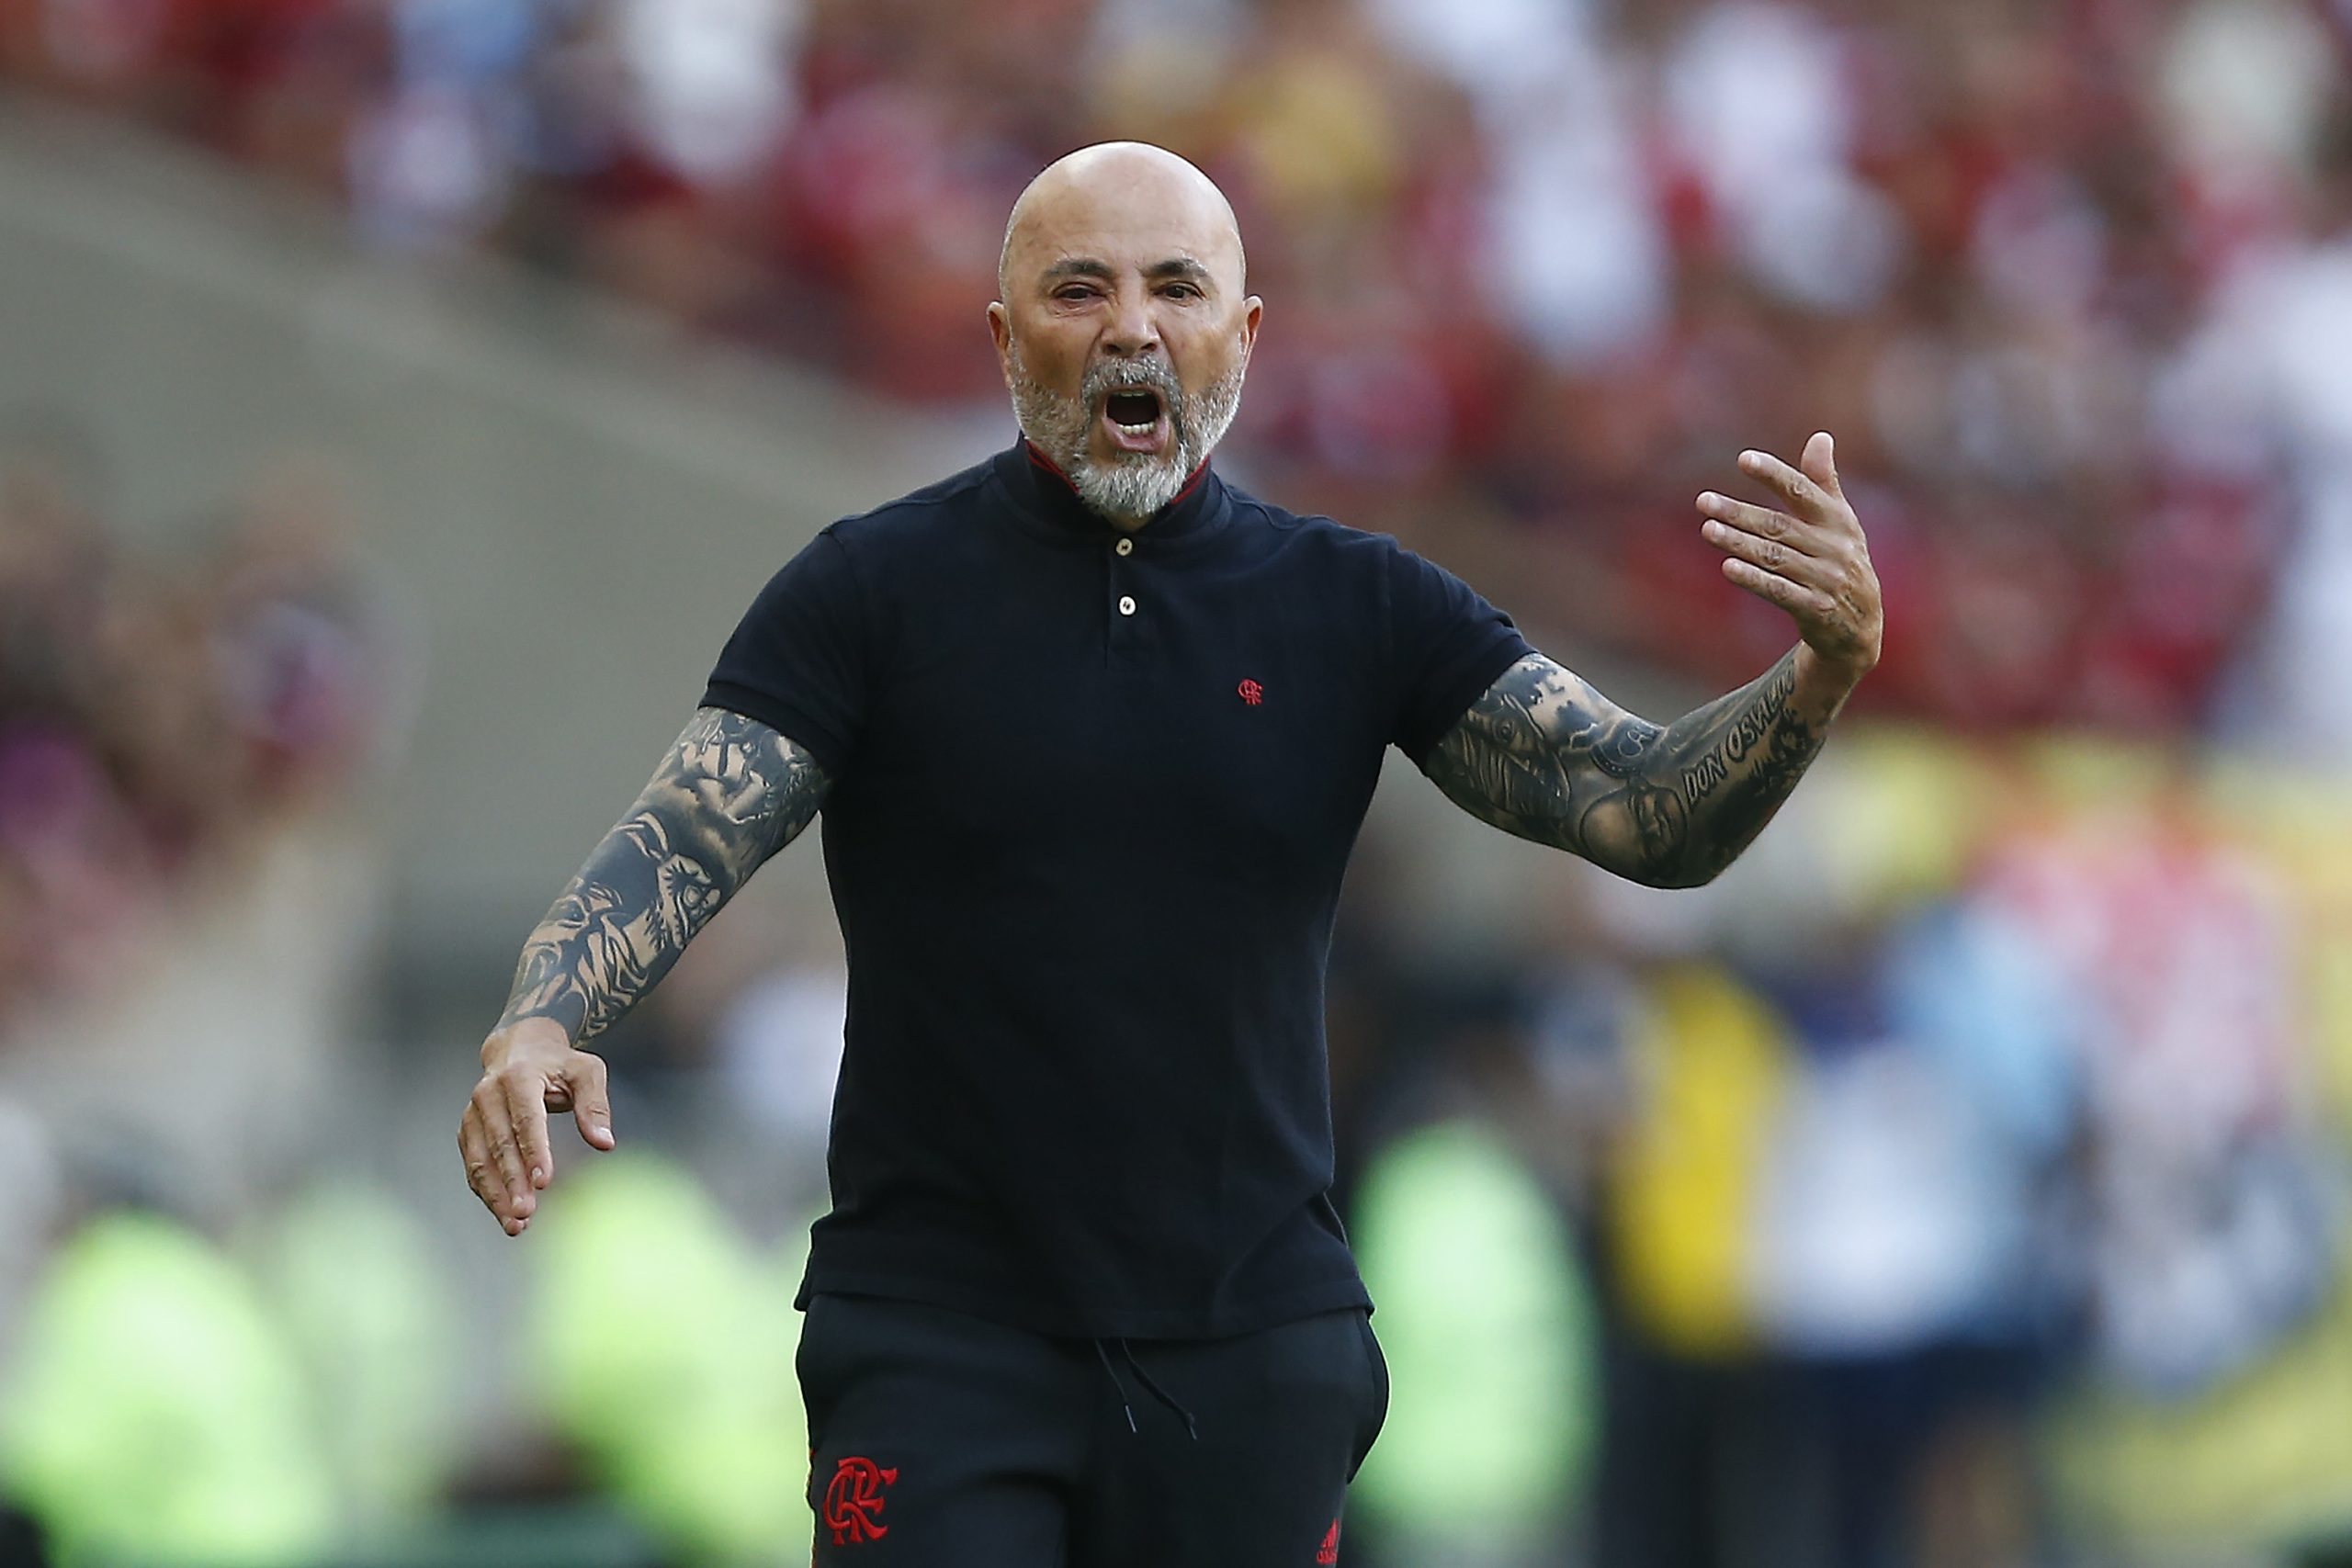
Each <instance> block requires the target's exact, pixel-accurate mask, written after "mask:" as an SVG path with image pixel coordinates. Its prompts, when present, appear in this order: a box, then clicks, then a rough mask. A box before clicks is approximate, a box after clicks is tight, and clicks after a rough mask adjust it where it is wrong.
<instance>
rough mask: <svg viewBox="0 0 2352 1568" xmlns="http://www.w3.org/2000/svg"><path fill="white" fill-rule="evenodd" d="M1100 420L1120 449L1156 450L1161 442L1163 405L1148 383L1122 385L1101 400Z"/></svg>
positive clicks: (1165, 413)
mask: <svg viewBox="0 0 2352 1568" xmlns="http://www.w3.org/2000/svg"><path fill="white" fill-rule="evenodd" d="M1167 424H1168V410H1167V406H1166V405H1165V404H1163V403H1162V402H1161V401H1160V400H1159V393H1158V392H1156V391H1153V390H1152V389H1150V388H1148V387H1123V388H1121V389H1118V390H1116V391H1114V392H1113V393H1111V394H1110V395H1109V396H1108V397H1106V398H1104V399H1103V426H1104V432H1105V434H1108V435H1109V436H1110V438H1111V445H1112V446H1114V447H1116V448H1118V449H1119V450H1120V451H1122V452H1157V451H1159V449H1160V447H1161V446H1163V445H1164V444H1165V438H1166V434H1167Z"/></svg>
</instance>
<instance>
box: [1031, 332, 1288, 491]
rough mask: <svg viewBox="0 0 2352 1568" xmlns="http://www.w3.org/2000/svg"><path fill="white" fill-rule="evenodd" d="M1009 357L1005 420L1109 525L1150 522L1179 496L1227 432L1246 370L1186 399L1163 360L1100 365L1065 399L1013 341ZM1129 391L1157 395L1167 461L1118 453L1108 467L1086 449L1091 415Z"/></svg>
mask: <svg viewBox="0 0 2352 1568" xmlns="http://www.w3.org/2000/svg"><path fill="white" fill-rule="evenodd" d="M1011 358H1012V416H1013V418H1014V419H1015V420H1017V421H1019V422H1020V425H1021V434H1023V435H1025V436H1027V437H1028V438H1029V439H1030V440H1031V441H1033V442H1035V444H1036V446H1037V449H1038V450H1039V451H1041V452H1043V453H1045V454H1046V457H1051V458H1052V459H1053V460H1054V462H1055V464H1056V465H1057V467H1059V468H1060V469H1061V471H1062V472H1063V473H1064V474H1065V475H1067V476H1068V477H1069V483H1070V488H1071V489H1072V490H1075V491H1078V498H1079V500H1080V501H1082V502H1085V503H1086V505H1087V506H1088V508H1089V509H1091V510H1092V511H1094V512H1097V513H1101V514H1102V515H1103V516H1104V517H1107V518H1110V519H1112V520H1114V521H1115V522H1133V521H1134V520H1136V518H1141V517H1149V516H1151V515H1152V514H1153V513H1157V512H1158V511H1159V509H1160V508H1161V507H1163V506H1165V505H1167V504H1168V503H1169V502H1171V501H1173V500H1175V499H1176V497H1177V496H1178V495H1179V494H1181V493H1182V491H1183V489H1184V485H1185V483H1186V481H1187V480H1189V479H1192V477H1193V473H1194V472H1195V471H1196V470H1198V469H1199V468H1200V466H1201V464H1202V463H1203V462H1204V461H1205V460H1206V459H1207V457H1208V455H1209V453H1210V452H1211V451H1212V450H1214V449H1215V448H1216V444H1217V443H1218V442H1219V441H1222V440H1223V439H1225V433H1226V432H1227V430H1228V429H1230V428H1232V425H1233V416H1234V415H1235V414H1236V413H1238V412H1240V409H1241V379H1242V377H1243V375H1244V374H1245V373H1246V372H1247V371H1248V369H1249V364H1248V362H1247V361H1246V360H1245V361H1243V362H1241V363H1238V364H1236V365H1235V366H1234V367H1233V368H1232V369H1231V370H1228V371H1227V372H1226V373H1225V374H1224V375H1223V376H1221V377H1219V378H1217V379H1216V380H1215V381H1212V382H1210V383H1209V384H1208V385H1207V386H1205V387H1204V388H1202V389H1200V390H1199V391H1197V392H1194V393H1192V394H1190V395H1189V396H1188V395H1186V394H1185V393H1184V391H1183V389H1182V385H1181V384H1180V383H1179V382H1178V381H1177V379H1176V373H1175V371H1174V370H1172V369H1171V368H1170V367H1169V365H1168V363H1167V361H1165V360H1159V359H1130V360H1103V361H1101V362H1099V363H1097V364H1096V365H1095V366H1094V367H1093V368H1091V369H1090V370H1089V371H1088V372H1087V374H1086V380H1085V383H1084V384H1083V385H1082V386H1081V387H1080V389H1079V393H1078V396H1077V397H1075V398H1066V397H1063V396H1062V395H1061V394H1060V393H1058V392H1056V391H1053V390H1052V389H1049V388H1046V387H1044V386H1041V385H1039V384H1038V382H1037V381H1035V379H1033V378H1031V376H1030V374H1029V367H1027V366H1026V365H1025V364H1023V362H1022V358H1021V345H1020V344H1017V343H1016V344H1013V345H1012V355H1011ZM1136 387H1148V388H1150V389H1152V390H1154V391H1156V392H1158V393H1159V400H1160V405H1161V406H1162V407H1163V408H1165V409H1166V410H1167V411H1168V418H1169V423H1170V434H1171V435H1172V436H1173V437H1174V439H1173V440H1172V442H1171V443H1170V451H1169V454H1168V456H1166V457H1155V456H1153V455H1152V454H1150V453H1148V452H1118V453H1114V454H1113V455H1112V457H1111V459H1110V461H1108V462H1102V463H1098V462H1096V461H1095V460H1094V459H1093V457H1091V455H1090V454H1089V452H1088V451H1087V436H1088V435H1089V434H1091V431H1092V430H1093V426H1094V415H1095V412H1096V411H1097V410H1098V409H1100V408H1101V407H1102V402H1103V397H1104V396H1105V395H1107V394H1108V393H1110V392H1111V391H1113V390H1116V389H1127V388H1136Z"/></svg>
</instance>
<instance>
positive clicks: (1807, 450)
mask: <svg viewBox="0 0 2352 1568" xmlns="http://www.w3.org/2000/svg"><path fill="white" fill-rule="evenodd" d="M1800 461H1801V462H1802V463H1803V465H1804V471H1805V477H1806V478H1807V479H1811V480H1813V482H1814V483H1815V484H1817V485H1819V486H1820V487H1821V488H1822V489H1823V490H1824V491H1827V492H1828V493H1829V494H1831V495H1834V496H1837V497H1838V498H1839V499H1841V500H1842V499H1843V498H1844V497H1845V494H1846V487H1845V486H1844V485H1843V484H1841V483H1839V482H1838V438H1837V437H1836V436H1834V435H1832V434H1829V432H1827V431H1826V430H1816V431H1815V432H1814V433H1813V439H1812V440H1810V441H1808V442H1806V443H1805V444H1804V457H1803V458H1802V459H1800Z"/></svg>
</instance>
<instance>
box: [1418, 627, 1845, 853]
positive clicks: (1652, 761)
mask: <svg viewBox="0 0 2352 1568" xmlns="http://www.w3.org/2000/svg"><path fill="white" fill-rule="evenodd" d="M1798 659H1799V654H1798V653H1796V652H1792V653H1790V654H1789V655H1788V657H1786V658H1785V659H1782V660H1781V661H1780V663H1778V664H1776V665H1774V666H1773V667H1772V668H1771V669H1770V671H1766V672H1765V673H1764V674H1763V675H1762V676H1760V677H1759V678H1758V679H1757V680H1755V681H1753V682H1749V683H1748V684H1747V685H1746V686H1743V687H1741V688H1740V689H1739V690H1738V691H1736V692H1734V693H1732V694H1730V695H1728V696H1724V697H1719V698H1717V699H1716V700H1715V701H1713V702H1712V703H1709V704H1708V705H1706V706H1705V707H1702V708H1701V709H1699V710H1698V711H1697V712H1696V713H1692V714H1690V715H1688V716H1684V717H1682V718H1679V719H1677V720H1676V721H1675V722H1674V723H1672V724H1670V725H1668V726H1667V727H1665V728H1659V727H1658V726H1657V725H1655V724H1651V723H1649V722H1648V721H1647V720H1645V719H1642V718H1637V717H1635V716H1634V715H1632V714H1630V713H1627V712H1626V711H1625V710H1624V709H1623V708H1621V707H1619V706H1617V705H1616V704H1614V703H1612V702H1611V701H1610V700H1609V699H1608V698H1606V697H1604V696H1602V695H1601V694H1600V693H1599V692H1596V691H1594V690H1593V689H1592V687H1591V686H1589V685H1588V684H1586V683H1585V682H1583V681H1581V680H1579V679H1577V677H1576V676H1575V675H1573V674H1571V673H1570V672H1569V671H1566V670H1565V669H1562V668H1561V667H1560V666H1559V665H1557V664H1555V663H1553V662H1552V660H1548V659H1545V658H1543V657H1542V656H1541V655H1538V656H1536V657H1534V658H1531V659H1522V660H1520V661H1519V662H1518V663H1517V664H1514V665H1512V666H1511V667H1510V669H1509V670H1507V671H1504V672H1503V676H1502V679H1500V680H1498V681H1497V682H1495V683H1494V685H1493V686H1491V687H1489V688H1488V689H1487V694H1486V695H1485V696H1483V697H1481V698H1479V699H1478V700H1477V702H1476V703H1475V704H1473V705H1471V708H1470V711H1469V712H1468V713H1466V714H1464V715H1463V716H1462V722H1461V723H1459V724H1457V725H1455V726H1454V727H1453V730H1452V731H1451V732H1449V733H1448V734H1447V736H1446V738H1445V739H1443V740H1442V741H1440V742H1439V743H1438V747H1437V750H1435V751H1432V752H1431V753H1430V757H1429V761H1427V763H1426V764H1424V765H1425V767H1426V769H1427V771H1428V773H1429V775H1430V778H1431V779H1433V780H1435V781H1436V783H1437V785H1438V787H1439V788H1440V789H1442V790H1443V791H1445V793H1446V795H1447V796H1448V797H1449V798H1451V799H1452V800H1453V802H1454V803H1455V804H1456V805H1458V806H1460V807H1463V809H1464V810H1466V811H1468V812H1469V813H1470V814H1471V815H1473V816H1475V817H1476V818H1479V819H1480V820H1482V821H1486V822H1491V823H1492V824H1494V825H1495V826H1496V827H1498V828H1500V829H1503V830H1504V831H1505V832H1507V833H1515V834H1517V835H1518V836H1519V837H1521V838H1522V839H1532V840H1535V841H1536V842H1537V843H1540V844H1550V845H1552V846H1553V847H1554V848H1555V849H1563V850H1569V851H1573V852H1575V853H1577V854H1580V855H1582V856H1584V857H1585V858H1586V859H1587V860H1589V861H1591V862H1593V863H1595V864H1597V865H1600V866H1602V867H1605V868H1606V869H1608V870H1610V871H1613V872H1615V873H1616V874H1618V875H1620V876H1625V877H1631V878H1632V879H1633V880H1634V881H1635V882H1645V883H1648V884H1650V885H1651V886H1657V887H1691V886H1697V885H1698V884H1700V883H1702V882H1705V881H1707V880H1709V879H1710V878H1712V877H1713V876H1714V875H1715V874H1716V873H1718V872H1720V871H1722V870H1723V868H1724V867H1725V866H1727V865H1729V864H1730V863H1732V861H1733V860H1734V859H1735V858H1736V857H1737V856H1738V854H1739V852H1740V851H1742V850H1744V849H1746V848H1747V844H1748V841H1749V840H1752V839H1754V838H1755V837H1756V835H1757V834H1758V832H1759V831H1761V830H1762V829H1763V827H1764V824H1765V823H1767V822H1769V821H1770V820H1771V819H1772V813H1773V812H1775V811H1777V810H1778V809H1780V805H1781V801H1783V800H1786V799H1787V798H1788V796H1789V792H1790V791H1791V790H1792V789H1793V788H1795V787H1796V782H1797V780H1798V778H1799V777H1800V776H1802V775H1803V774H1804V770H1805V766H1806V764H1808V763H1810V762H1811V761H1813V759H1814V755H1815V753H1816V752H1818V751H1819V750H1821V742H1822V740H1823V739H1824V738H1825V737H1826V734H1827V731H1828V722H1829V720H1828V714H1826V713H1820V712H1818V708H1817V705H1816V707H1815V716H1807V714H1806V712H1805V711H1804V710H1805V705H1802V704H1799V703H1797V702H1796V701H1794V700H1793V699H1794V698H1795V697H1796V694H1797V662H1798Z"/></svg>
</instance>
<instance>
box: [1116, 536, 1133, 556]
mask: <svg viewBox="0 0 2352 1568" xmlns="http://www.w3.org/2000/svg"><path fill="white" fill-rule="evenodd" d="M1119 553H1120V554H1121V555H1123V556H1131V555H1133V554H1135V553H1136V542H1135V541H1134V540H1133V539H1121V540H1120V541H1119Z"/></svg>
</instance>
